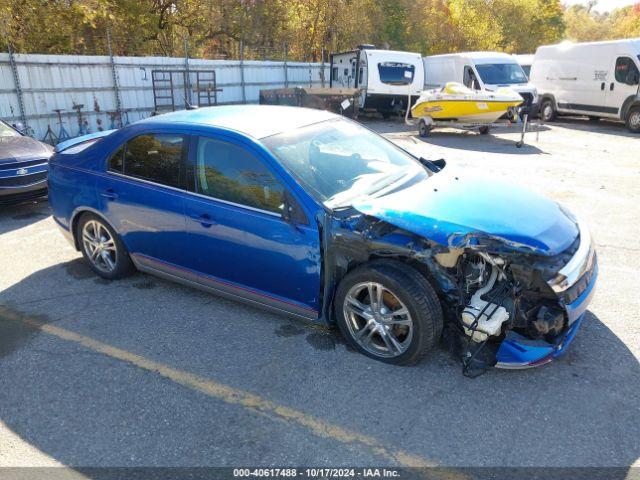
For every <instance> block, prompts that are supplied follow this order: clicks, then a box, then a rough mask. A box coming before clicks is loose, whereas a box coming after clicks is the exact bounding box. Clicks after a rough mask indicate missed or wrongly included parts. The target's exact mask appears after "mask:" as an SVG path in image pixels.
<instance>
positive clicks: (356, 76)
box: [329, 45, 424, 117]
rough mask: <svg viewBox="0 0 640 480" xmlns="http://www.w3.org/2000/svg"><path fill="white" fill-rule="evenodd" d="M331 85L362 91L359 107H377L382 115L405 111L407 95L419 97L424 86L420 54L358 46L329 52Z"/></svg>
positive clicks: (386, 115)
mask: <svg viewBox="0 0 640 480" xmlns="http://www.w3.org/2000/svg"><path fill="white" fill-rule="evenodd" d="M329 85H330V87H331V88H357V89H361V90H362V95H361V97H360V105H359V107H360V109H363V110H365V109H366V110H376V111H378V112H380V113H382V115H383V116H384V117H388V116H389V115H391V114H392V113H404V112H405V111H406V108H407V98H408V96H409V94H411V99H412V101H413V100H415V99H417V98H418V95H420V91H421V90H422V87H423V85H424V67H423V64H422V55H420V54H419V53H412V52H400V51H393V50H377V49H376V48H375V47H374V46H373V45H359V46H358V48H356V49H355V50H351V51H348V52H340V53H334V54H332V55H331V80H330V83H329Z"/></svg>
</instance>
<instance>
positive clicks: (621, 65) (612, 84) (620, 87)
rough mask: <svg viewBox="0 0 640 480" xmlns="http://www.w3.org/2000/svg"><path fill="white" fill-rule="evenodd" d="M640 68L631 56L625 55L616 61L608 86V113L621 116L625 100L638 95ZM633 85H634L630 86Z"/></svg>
mask: <svg viewBox="0 0 640 480" xmlns="http://www.w3.org/2000/svg"><path fill="white" fill-rule="evenodd" d="M639 75H640V73H639V71H638V66H637V65H636V62H634V61H633V59H632V58H631V57H629V56H626V55H623V56H619V57H617V58H616V59H615V65H614V68H613V78H610V79H609V83H608V84H607V97H606V98H607V100H606V103H607V113H610V114H611V115H612V116H615V117H618V116H620V109H621V108H622V105H623V104H624V102H625V100H626V99H627V98H629V97H630V96H632V95H636V94H637V93H638V76H639ZM630 83H633V85H630Z"/></svg>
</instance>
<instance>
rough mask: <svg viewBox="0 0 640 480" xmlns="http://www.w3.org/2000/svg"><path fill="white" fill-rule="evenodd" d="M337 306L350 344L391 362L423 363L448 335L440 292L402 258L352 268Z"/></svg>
mask: <svg viewBox="0 0 640 480" xmlns="http://www.w3.org/2000/svg"><path fill="white" fill-rule="evenodd" d="M335 310H336V317H337V319H338V326H339V327H340V330H341V332H342V334H343V335H344V336H345V337H346V338H347V340H348V341H349V343H350V344H351V345H352V346H353V347H354V348H356V349H357V350H359V351H360V352H362V353H364V354H365V355H367V356H369V357H372V358H375V359H376V360H380V361H383V362H386V363H393V364H411V363H415V362H417V361H418V360H420V358H422V356H423V355H424V354H425V353H426V352H428V351H429V350H430V349H432V348H433V347H434V345H435V343H436V342H437V340H438V338H439V337H440V334H441V333H442V309H441V306H440V303H439V300H438V297H437V296H436V293H435V291H434V290H433V288H432V287H431V285H430V284H429V282H428V281H427V280H426V279H425V278H424V277H423V276H422V275H420V274H419V273H418V272H417V271H415V270H413V269H412V268H410V267H408V266H406V265H404V264H401V263H399V262H391V261H375V262H371V263H369V264H365V265H363V266H361V267H358V268H356V269H355V270H353V271H351V272H349V273H348V274H347V275H346V276H345V278H344V279H343V280H342V282H341V283H340V286H339V287H338V291H337V293H336V302H335Z"/></svg>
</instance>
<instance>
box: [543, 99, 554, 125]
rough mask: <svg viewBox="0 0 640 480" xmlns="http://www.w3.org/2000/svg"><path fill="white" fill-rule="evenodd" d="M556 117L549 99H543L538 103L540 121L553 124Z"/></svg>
mask: <svg viewBox="0 0 640 480" xmlns="http://www.w3.org/2000/svg"><path fill="white" fill-rule="evenodd" d="M556 117H557V113H556V109H555V107H554V106H553V101H552V100H551V99H550V98H545V99H544V100H543V101H542V103H540V120H542V121H543V122H553V121H554V120H555V119H556Z"/></svg>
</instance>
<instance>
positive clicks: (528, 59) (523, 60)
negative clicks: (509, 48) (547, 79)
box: [513, 54, 534, 79]
mask: <svg viewBox="0 0 640 480" xmlns="http://www.w3.org/2000/svg"><path fill="white" fill-rule="evenodd" d="M513 57H514V58H515V59H516V62H518V65H520V66H521V67H522V71H523V72H524V74H525V75H526V76H527V78H529V79H531V65H533V57H534V55H533V54H526V55H514V56H513Z"/></svg>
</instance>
